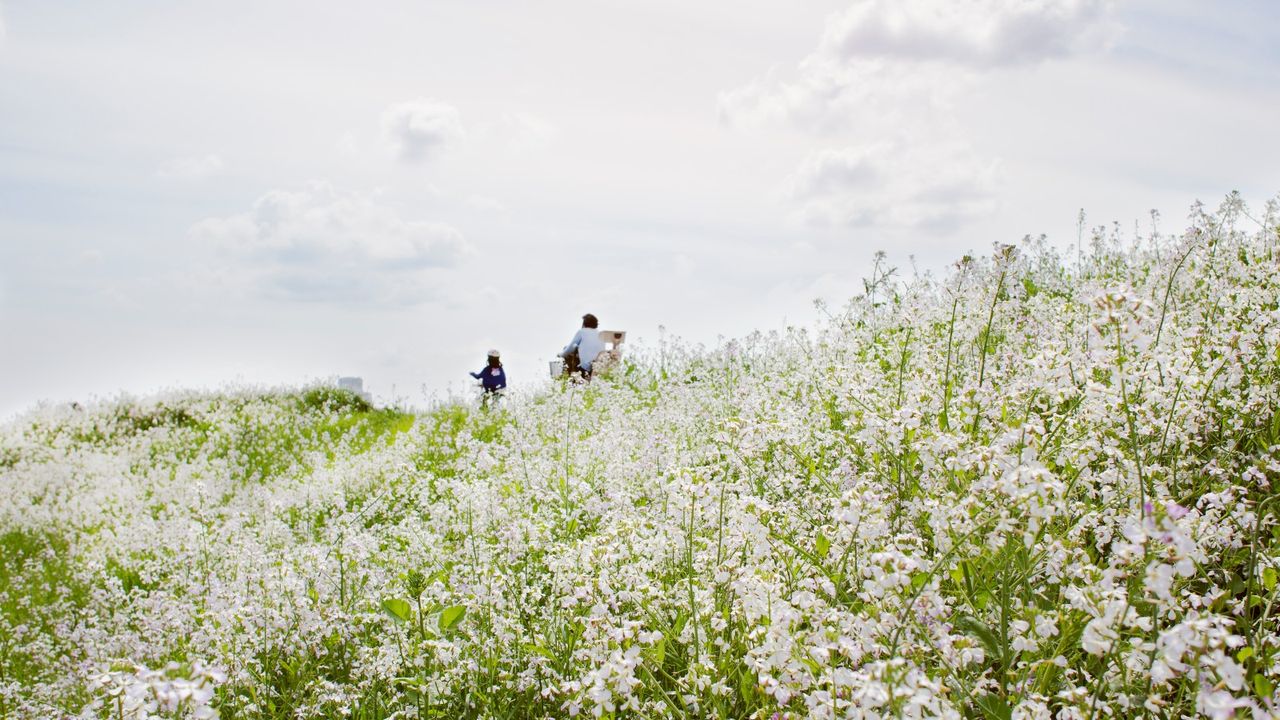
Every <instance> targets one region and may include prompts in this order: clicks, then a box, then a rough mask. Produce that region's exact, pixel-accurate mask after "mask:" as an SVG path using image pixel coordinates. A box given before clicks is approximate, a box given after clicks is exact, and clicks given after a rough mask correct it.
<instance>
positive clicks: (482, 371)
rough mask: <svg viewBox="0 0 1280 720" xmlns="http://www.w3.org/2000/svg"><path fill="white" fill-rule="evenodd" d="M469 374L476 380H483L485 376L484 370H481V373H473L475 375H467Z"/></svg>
mask: <svg viewBox="0 0 1280 720" xmlns="http://www.w3.org/2000/svg"><path fill="white" fill-rule="evenodd" d="M467 374H468V375H470V376H471V377H473V378H475V379H477V380H479V379H480V378H481V376H483V375H484V370H481V371H480V372H473V373H467Z"/></svg>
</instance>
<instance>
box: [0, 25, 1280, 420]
mask: <svg viewBox="0 0 1280 720" xmlns="http://www.w3.org/2000/svg"><path fill="white" fill-rule="evenodd" d="M1278 126H1280V3H1275V2H1272V1H1271V0H1254V1H1247V0H1226V1H1224V2H1216V3H1205V2H1197V1H1192V0H1185V1H1179V0H1132V1H1130V2H1124V1H1122V0H1116V1H1114V2H1112V1H1110V0H1034V1H1033V0H945V1H944V0H858V1H856V2H851V1H850V0H842V1H840V2H836V1H834V0H788V1H787V2H781V1H778V0H773V1H767V0H736V1H735V2H722V1H720V0H714V1H712V0H707V1H703V2H698V3H689V2H675V1H674V0H643V1H640V0H626V1H624V0H589V1H588V0H579V1H570V0H563V1H554V0H553V1H549V2H539V3H531V2H514V1H503V0H491V1H489V0H481V1H477V0H469V1H467V2H462V1H457V2H455V1H452V0H438V1H437V2H431V3H424V2H408V1H405V2H394V1H391V0H388V1H386V2H379V3H362V4H355V3H337V2H319V1H317V0H306V1H302V0H297V1H285V0H278V1H272V2H262V1H261V0H254V1H252V2H250V1H248V0H219V1H218V2H204V1H203V0H201V1H191V2H180V3H179V2H164V1H161V0H145V1H143V0H121V1H119V2H112V3H102V2H88V1H74V0H62V1H60V2H56V3H51V2H47V0H0V338H2V339H0V418H4V417H9V416H11V415H13V414H14V413H15V412H18V411H20V410H22V409H23V408H26V407H29V406H31V405H32V404H34V403H36V402H37V401H39V400H42V399H47V400H51V401H68V400H85V399H90V398H92V397H95V396H96V397H103V396H110V395H113V394H115V393H117V392H120V391H126V392H131V393H138V394H140V393H149V392H152V391H155V390H158V389H161V388H169V387H183V388H186V387H218V386H220V385H224V384H227V383H232V382H246V383H254V384H258V383H265V384H276V383H295V384H296V383H301V382H305V381H307V380H312V379H316V378H323V377H327V376H335V375H347V374H351V375H361V376H363V377H364V378H365V381H366V386H367V387H369V388H370V389H372V390H373V391H374V393H375V395H377V396H379V397H380V398H382V399H384V400H385V399H389V398H391V397H393V396H398V397H400V398H403V399H405V400H407V401H408V402H410V403H412V404H422V403H423V402H424V388H425V389H426V392H428V393H430V392H439V391H447V390H448V389H449V388H450V387H452V389H453V390H460V389H462V388H464V387H466V386H467V384H468V382H469V380H468V378H467V376H466V373H467V372H468V371H470V370H476V369H478V368H479V367H480V366H481V365H482V364H483V363H484V354H485V351H486V350H487V349H488V348H490V347H497V348H500V349H501V350H502V351H503V355H504V361H505V364H506V365H507V370H508V375H509V377H510V378H511V381H512V383H513V384H514V385H521V384H524V385H526V386H527V385H529V384H532V383H537V382H541V381H542V380H543V377H544V376H545V374H546V361H547V360H549V359H550V358H551V357H552V356H553V355H554V354H555V352H556V351H557V350H559V348H560V347H561V346H562V345H563V344H564V343H565V342H566V341H567V340H568V339H569V337H570V336H571V335H572V333H573V331H574V330H575V328H576V327H577V324H578V318H579V317H580V316H581V314H582V313H584V312H594V313H595V314H596V315H598V316H600V318H601V320H602V325H603V326H604V327H608V328H620V329H626V330H628V331H630V335H631V339H632V341H633V342H635V341H640V342H643V343H646V344H649V345H653V344H655V343H656V341H657V338H658V327H659V326H665V328H666V331H667V332H669V333H671V334H674V335H678V336H681V337H683V338H686V339H687V340H688V341H690V342H704V343H708V344H711V343H714V342H715V341H716V339H717V336H719V335H724V336H735V335H741V334H744V333H746V332H749V331H750V330H752V329H762V330H768V329H773V328H778V327H781V326H782V325H784V323H792V324H807V323H810V322H812V321H813V320H814V319H815V317H816V314H815V311H814V310H813V308H812V300H814V299H815V298H818V297H822V298H825V299H827V300H829V301H832V302H840V301H842V300H843V299H844V298H846V297H848V296H850V295H852V294H854V293H856V292H858V291H859V290H860V288H861V278H862V277H864V276H865V275H866V274H867V273H868V270H869V267H870V262H871V259H872V256H873V254H874V253H875V252H876V251H877V250H885V251H887V252H888V254H889V256H890V259H891V260H892V261H894V262H895V263H896V264H898V265H899V266H901V267H904V268H905V267H909V266H910V264H911V258H912V257H914V259H915V262H916V263H917V265H918V266H919V267H920V268H921V269H936V268H942V267H944V266H945V265H946V264H947V263H949V262H950V261H952V260H954V259H955V258H957V257H958V256H959V255H961V254H963V253H965V252H968V251H971V250H972V251H977V252H985V251H987V250H988V249H989V248H990V246H991V243H993V242H1014V241H1016V240H1018V239H1019V238H1021V237H1022V236H1024V235H1026V234H1033V235H1036V234H1041V233H1045V234H1048V235H1049V236H1050V238H1051V239H1052V240H1055V241H1057V242H1061V243H1064V244H1065V243H1068V242H1073V241H1074V239H1075V235H1076V217H1077V213H1078V212H1079V210H1080V209H1084V210H1085V212H1086V213H1087V215H1088V218H1089V224H1090V225H1100V224H1106V223H1110V222H1112V221H1120V222H1121V223H1124V224H1125V225H1126V226H1131V225H1133V223H1134V222H1135V221H1137V222H1140V223H1141V224H1142V226H1143V228H1145V227H1146V226H1147V225H1149V220H1148V212H1149V210H1151V209H1158V210H1160V211H1161V213H1162V214H1163V219H1162V221H1161V229H1162V230H1165V231H1178V230H1180V229H1181V228H1182V227H1183V225H1184V220H1183V218H1184V217H1185V216H1186V210H1187V207H1188V206H1189V205H1190V204H1191V203H1192V202H1193V201H1195V200H1197V199H1200V200H1204V201H1205V202H1206V203H1208V204H1210V205H1216V204H1217V202H1218V201H1219V200H1221V199H1222V197H1223V196H1224V195H1225V194H1226V193H1227V192H1229V191H1231V190H1239V191H1241V192H1242V193H1243V194H1244V195H1245V197H1246V199H1248V200H1250V201H1252V202H1254V203H1261V202H1262V201H1264V200H1265V199H1267V198H1269V197H1272V196H1274V195H1275V194H1276V193H1277V192H1278V191H1280V142H1277V141H1276V131H1275V128H1276V127H1278Z"/></svg>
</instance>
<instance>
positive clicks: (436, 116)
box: [382, 99, 463, 163]
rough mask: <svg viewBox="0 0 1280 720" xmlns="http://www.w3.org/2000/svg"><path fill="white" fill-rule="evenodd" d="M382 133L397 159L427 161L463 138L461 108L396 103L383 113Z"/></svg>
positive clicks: (433, 103)
mask: <svg viewBox="0 0 1280 720" xmlns="http://www.w3.org/2000/svg"><path fill="white" fill-rule="evenodd" d="M382 133H383V137H384V138H385V139H386V141H387V142H388V143H389V144H390V145H391V147H392V149H393V150H394V152H395V154H396V157H398V158H399V159H400V160H402V161H404V162H408V163H420V162H423V161H425V160H427V159H429V158H431V157H432V156H434V155H435V154H436V153H437V152H439V151H440V150H441V149H442V148H444V147H445V146H446V145H448V144H449V143H451V142H455V141H457V140H458V139H460V138H461V137H462V135H463V130H462V119H461V118H460V117H459V115H458V110H457V108H455V107H453V106H452V105H449V104H448V103H443V102H440V101H439V100H431V99H419V100H410V101H407V102H401V103H396V104H394V105H392V106H391V107H388V108H387V109H386V110H385V111H384V112H383V113H382Z"/></svg>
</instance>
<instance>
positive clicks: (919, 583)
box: [911, 571, 929, 590]
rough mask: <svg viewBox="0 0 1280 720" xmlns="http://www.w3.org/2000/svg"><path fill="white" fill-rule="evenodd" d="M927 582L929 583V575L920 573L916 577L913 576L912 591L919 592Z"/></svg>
mask: <svg viewBox="0 0 1280 720" xmlns="http://www.w3.org/2000/svg"><path fill="white" fill-rule="evenodd" d="M927 582H929V573H927V572H924V571H920V572H918V573H916V574H915V575H912V576H911V589H912V590H919V589H920V588H922V587H924V585H925V583H927Z"/></svg>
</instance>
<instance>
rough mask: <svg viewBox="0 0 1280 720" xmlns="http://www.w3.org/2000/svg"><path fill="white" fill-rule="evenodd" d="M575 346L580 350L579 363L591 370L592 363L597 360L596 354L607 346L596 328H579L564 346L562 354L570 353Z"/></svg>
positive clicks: (588, 370) (583, 367) (585, 368)
mask: <svg viewBox="0 0 1280 720" xmlns="http://www.w3.org/2000/svg"><path fill="white" fill-rule="evenodd" d="M575 348H577V350H578V365H580V366H581V367H582V369H583V370H586V371H587V372H590V371H591V363H592V362H595V359H596V356H597V355H599V354H600V353H601V352H602V351H603V350H604V348H605V345H604V341H603V340H601V339H600V331H599V330H598V329H596V328H588V327H584V328H578V332H576V333H574V335H573V339H572V340H570V341H569V344H568V345H565V346H564V350H562V351H560V355H561V356H564V355H568V354H569V353H570V352H572V351H573V350H574V349H575Z"/></svg>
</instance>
